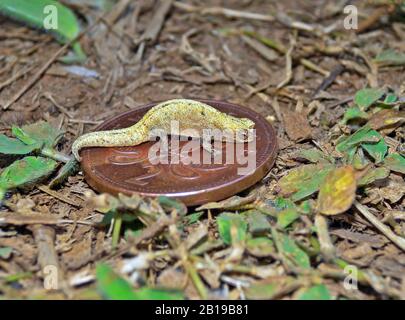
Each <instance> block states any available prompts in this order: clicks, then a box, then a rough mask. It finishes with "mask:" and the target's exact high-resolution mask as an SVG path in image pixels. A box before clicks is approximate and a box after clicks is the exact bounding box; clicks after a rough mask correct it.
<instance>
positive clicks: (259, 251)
mask: <svg viewBox="0 0 405 320" xmlns="http://www.w3.org/2000/svg"><path fill="white" fill-rule="evenodd" d="M246 249H247V251H248V252H249V253H250V254H251V255H253V256H255V257H268V256H270V255H271V254H273V253H274V252H275V248H274V243H273V241H271V240H270V239H269V238H266V237H258V238H253V239H248V241H247V242H246Z"/></svg>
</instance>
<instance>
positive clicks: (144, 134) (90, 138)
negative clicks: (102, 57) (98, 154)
mask: <svg viewBox="0 0 405 320" xmlns="http://www.w3.org/2000/svg"><path fill="white" fill-rule="evenodd" d="M172 121H177V122H178V124H179V128H178V130H179V132H173V127H172ZM254 126H255V123H254V121H252V120H250V119H248V118H237V117H234V116H231V115H228V114H226V113H223V112H220V111H218V110H217V109H215V108H214V107H212V106H210V105H208V104H205V103H202V102H199V101H195V100H190V99H174V100H168V101H165V102H162V103H159V104H157V105H156V106H154V107H152V108H151V109H150V110H149V111H148V112H147V113H146V114H145V115H144V116H143V117H142V118H141V120H139V121H138V122H137V123H135V124H134V125H132V126H130V127H128V128H123V129H115V130H107V131H96V132H90V133H86V134H84V135H82V136H80V137H78V138H77V139H76V140H75V141H74V143H73V145H72V153H73V155H74V157H75V158H76V159H77V160H78V161H80V160H81V158H80V155H79V151H80V150H81V149H82V148H85V147H128V146H136V145H139V144H141V143H143V142H146V141H150V132H151V131H152V130H154V129H160V130H163V131H164V132H165V133H166V134H175V135H178V136H185V134H184V133H186V132H187V135H186V136H187V137H193V138H201V139H202V146H203V148H204V149H207V150H208V151H210V152H212V151H213V150H210V149H209V148H208V144H209V143H208V142H207V141H205V139H203V130H215V129H217V130H221V131H225V130H226V132H228V133H231V134H226V135H223V137H222V139H223V140H226V141H233V142H246V141H250V140H251V139H252V138H253V137H252V136H251V135H249V134H248V133H249V130H250V129H253V128H254ZM189 129H193V130H194V131H190V130H189ZM192 132H194V134H193V133H192ZM196 133H197V135H196ZM214 139H215V136H214Z"/></svg>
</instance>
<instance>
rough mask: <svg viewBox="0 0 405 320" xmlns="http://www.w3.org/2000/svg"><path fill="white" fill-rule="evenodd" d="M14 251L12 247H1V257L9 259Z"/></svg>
mask: <svg viewBox="0 0 405 320" xmlns="http://www.w3.org/2000/svg"><path fill="white" fill-rule="evenodd" d="M12 252H13V249H12V248H10V247H4V248H0V259H4V260H7V259H8V258H10V256H11V253H12Z"/></svg>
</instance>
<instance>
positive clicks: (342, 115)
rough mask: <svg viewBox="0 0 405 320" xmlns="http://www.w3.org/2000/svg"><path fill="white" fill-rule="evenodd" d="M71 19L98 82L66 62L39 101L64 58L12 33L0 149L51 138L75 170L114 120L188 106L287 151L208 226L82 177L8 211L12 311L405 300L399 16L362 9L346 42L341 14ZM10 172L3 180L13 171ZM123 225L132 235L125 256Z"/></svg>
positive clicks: (191, 213) (322, 8)
mask: <svg viewBox="0 0 405 320" xmlns="http://www.w3.org/2000/svg"><path fill="white" fill-rule="evenodd" d="M63 3H65V4H66V5H68V6H70V8H72V9H73V10H74V11H75V13H76V14H77V15H78V16H79V17H80V19H81V24H82V29H84V28H85V27H86V26H88V25H92V24H95V26H94V27H93V28H92V29H91V30H90V31H88V32H86V33H85V34H84V36H83V37H82V39H81V40H80V41H81V44H82V46H83V48H84V51H85V52H86V54H87V56H88V59H87V60H86V62H85V63H84V64H82V65H81V66H82V67H84V68H86V69H83V68H82V69H78V68H76V69H71V68H69V67H68V66H67V65H66V64H63V63H61V62H58V61H55V62H53V63H52V64H51V65H50V66H49V67H48V68H46V69H45V72H44V73H43V74H42V75H41V76H40V77H39V78H38V79H37V80H36V81H35V82H34V83H33V85H32V86H30V87H28V86H27V84H30V81H31V80H32V79H33V78H34V77H35V76H36V74H37V73H38V71H39V70H40V69H41V68H42V67H43V66H44V65H46V64H47V62H49V61H50V60H51V59H52V56H53V55H54V54H55V52H57V51H58V50H59V49H60V48H61V45H60V44H59V43H57V42H56V41H55V40H54V38H53V37H52V36H51V35H49V34H46V33H43V32H41V31H37V30H34V29H30V28H28V27H26V26H24V25H22V24H19V23H16V22H12V21H10V20H8V19H7V18H5V17H3V18H1V19H0V25H1V28H0V29H1V31H0V39H1V40H0V41H1V42H0V105H1V106H4V105H7V106H8V107H7V109H6V110H4V109H1V110H0V133H2V134H5V135H7V136H9V137H11V127H12V126H13V125H17V126H23V125H27V124H31V123H35V122H37V121H40V120H44V121H46V122H47V123H50V124H52V125H53V126H54V127H55V128H58V129H59V130H62V131H64V135H63V138H62V140H60V142H59V143H58V146H57V147H58V151H60V153H64V154H66V155H69V154H70V148H71V145H72V143H73V141H74V140H75V139H76V138H77V137H78V136H80V135H81V134H83V133H85V132H90V131H92V130H93V129H94V128H95V127H96V126H97V125H98V124H100V123H102V122H103V121H104V120H106V119H108V118H111V117H112V116H115V115H118V114H120V113H122V112H125V111H128V110H129V109H131V108H136V107H137V106H141V105H143V104H146V103H149V102H152V101H161V100H168V99H172V98H178V97H194V98H204V99H218V100H225V101H229V102H232V103H235V104H238V105H243V106H246V107H248V108H251V109H253V110H255V111H256V112H258V113H260V114H261V115H263V116H264V117H266V119H267V120H268V121H269V122H271V124H272V125H273V126H274V128H275V129H276V131H277V136H278V143H279V148H280V150H279V154H278V157H277V159H276V162H275V165H274V167H273V168H272V169H271V171H270V172H269V173H268V175H267V176H266V177H265V178H263V179H262V181H261V182H259V183H257V184H256V185H254V186H253V187H251V188H250V189H249V190H246V191H244V192H242V193H241V194H239V195H238V196H239V197H236V198H231V199H230V200H228V201H224V202H220V203H214V204H210V205H209V206H203V208H199V209H198V210H196V208H185V207H184V206H182V205H181V204H180V203H169V204H168V203H162V201H161V200H158V199H143V198H142V199H140V198H133V199H132V200H131V199H128V198H122V199H118V200H116V199H113V198H112V197H110V196H107V195H98V196H97V195H96V194H95V193H94V191H93V190H92V189H91V188H90V187H89V185H88V184H87V183H86V181H85V179H84V177H83V174H82V172H78V173H76V174H75V175H72V176H70V177H69V178H68V180H67V181H66V182H64V183H62V185H61V186H59V187H58V188H56V189H50V188H48V187H47V182H49V180H47V181H45V182H44V181H42V184H40V185H39V184H37V185H35V186H34V187H33V188H31V189H30V190H18V191H13V192H10V193H8V194H7V197H6V200H5V201H4V203H3V206H2V207H1V208H0V298H4V299H16V298H17V299H18V298H31V299H33V298H34V299H35V298H38V299H66V298H69V299H87V298H89V299H98V298H100V297H108V298H131V297H133V293H135V296H134V297H135V298H146V299H149V298H161V297H174V298H176V297H185V298H188V299H201V298H212V299H306V298H308V299H311V298H312V299H313V298H315V299H316V298H320V299H405V245H404V242H405V240H404V239H405V214H404V205H405V197H404V194H405V183H404V158H403V155H404V152H405V149H404V126H403V121H404V119H405V116H404V111H403V106H404V101H405V100H404V97H405V72H404V70H405V57H404V55H405V24H404V21H405V18H404V12H403V11H402V12H401V11H400V9H399V8H396V7H395V6H392V5H386V4H378V1H376V3H373V2H372V1H354V2H353V4H354V5H355V6H356V7H357V8H358V20H359V24H358V28H357V29H354V30H347V29H345V28H344V26H343V22H344V20H345V18H347V14H345V13H344V12H343V9H344V6H345V1H320V0H312V1H295V0H294V1H292V0H286V1H265V0H243V1H233V0H222V1H220V0H209V1H204V5H203V7H200V6H201V5H202V2H201V1H168V2H167V3H171V6H169V7H168V12H167V14H164V15H161V16H159V15H156V12H159V10H160V11H162V10H163V9H164V8H163V7H164V3H165V2H164V1H119V3H118V4H117V5H116V6H114V7H112V9H109V10H110V11H109V13H108V14H106V15H105V16H104V18H103V19H101V21H100V20H99V19H98V17H99V16H100V14H102V10H101V9H100V8H97V7H96V6H93V5H92V3H99V2H96V1H93V2H92V1H90V0H86V1H73V0H70V1H68V0H66V1H63ZM106 3H108V1H106ZM162 8H163V9H162ZM227 9H229V10H227ZM230 9H232V10H230ZM151 30H158V31H159V32H158V33H154V32H151ZM23 88H25V89H26V90H24V91H23V92H22V94H21V95H18V99H14V98H15V97H16V94H17V93H19V92H20V90H22V89H23ZM364 88H371V89H370V90H369V91H360V90H361V89H364ZM359 91H360V93H358V94H357V95H356V93H357V92H359ZM14 100H15V101H14ZM9 102H13V103H9ZM401 108H402V110H401ZM360 128H363V129H364V128H366V129H364V135H363V136H361V137H358V136H359V134H358V136H356V137H355V138H354V140H356V138H358V139H357V140H356V141H355V142H353V141H352V142H351V143H352V144H351V145H350V146H347V148H346V149H345V148H344V143H346V144H347V141H346V142H345V141H343V140H342V136H349V135H353V134H354V133H356V132H357V133H358V131H357V130H359V129H360ZM362 132H363V131H362ZM362 132H360V134H361V133H362ZM351 137H353V136H351ZM339 138H340V139H339ZM342 144H343V145H342ZM377 145H378V146H377ZM337 146H341V148H339V147H337ZM350 152H353V153H351V154H350ZM401 155H402V156H401ZM1 157H2V158H1V159H0V166H1V168H3V169H4V168H5V167H6V166H7V165H9V164H10V163H12V162H13V161H14V160H15V159H16V158H15V157H10V156H7V157H6V156H3V155H2V156H1ZM401 157H402V158H401ZM0 170H2V169H0ZM325 176H327V178H326V182H325V181H324V180H323V178H325ZM321 177H322V179H321ZM339 179H340V182H341V183H342V184H343V189H339V186H338V183H337V180H339ZM352 180H353V181H352ZM328 187H330V188H332V190H335V189H336V190H335V191H336V192H335V193H333V192H332V194H330V195H329V197H322V195H321V193H320V194H319V195H318V190H319V188H321V189H322V188H324V189H325V190H326V191H325V192H328V191H327V190H329V189H328ZM334 188H335V189H334ZM339 192H340V193H339ZM114 200H116V202H114ZM131 201H133V202H131ZM135 202H136V204H134V203H135ZM186 210H187V215H185V212H186ZM331 211H333V212H332V213H331ZM106 212H108V213H107V214H105V213H106ZM123 212H125V213H126V214H127V213H130V214H131V217H134V218H132V219H131V218H128V219H127V220H125V219H124V223H123V226H122V228H121V237H120V239H119V241H118V244H117V246H116V247H113V243H112V238H113V234H114V232H111V228H110V226H111V217H113V218H114V219H116V217H117V214H123ZM323 213H325V214H323ZM144 216H147V218H146V219H145V218H142V217H144ZM138 218H139V219H140V220H138ZM373 218H374V219H373ZM41 219H42V220H41ZM113 221H114V220H113ZM140 221H141V222H142V223H141V222H140ZM49 266H55V268H56V270H57V275H58V277H57V280H56V282H57V284H58V287H57V288H56V289H53V290H49V288H47V283H48V286H49V285H50V286H51V287H52V281H55V280H54V279H53V278H50V277H51V276H52V272H53V269H52V268H51V269H49V268H48V269H47V267H49ZM108 277H110V278H108ZM111 277H113V278H111ZM107 278H108V279H110V280H111V279H113V280H115V281H117V283H119V284H120V286H121V287H120V288H121V289H122V292H121V293H120V294H117V293H116V292H112V291H111V290H112V289H111V288H110V287H109V284H111V283H109V282H108V281H107V280H106V279H107ZM121 278H122V279H125V280H126V282H120V279H121ZM128 283H129V284H130V286H129V288H131V289H130V290H129V291H128V286H127V284H128ZM132 289H133V293H132V292H130V291H131V290H132ZM168 289H170V290H168Z"/></svg>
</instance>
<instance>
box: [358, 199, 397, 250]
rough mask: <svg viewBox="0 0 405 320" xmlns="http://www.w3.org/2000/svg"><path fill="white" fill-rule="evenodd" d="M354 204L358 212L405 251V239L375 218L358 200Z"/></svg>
mask: <svg viewBox="0 0 405 320" xmlns="http://www.w3.org/2000/svg"><path fill="white" fill-rule="evenodd" d="M354 206H355V207H356V208H357V210H359V212H360V213H361V214H362V215H363V216H364V217H365V218H366V219H367V220H368V221H369V222H370V223H371V224H372V225H373V226H374V227H376V228H377V229H378V230H379V231H381V232H382V233H383V234H384V235H385V236H386V237H387V238H388V239H390V240H391V241H392V242H394V243H395V244H396V245H397V246H398V247H399V248H401V249H402V250H403V251H405V239H404V238H402V237H400V236H398V235H396V234H395V233H394V232H393V231H392V230H391V229H390V228H389V227H388V226H386V225H385V224H384V223H382V222H381V221H380V220H378V219H377V217H376V216H374V215H373V214H372V213H371V212H370V211H368V210H367V208H366V207H365V206H363V205H362V204H361V203H360V202H358V201H355V202H354Z"/></svg>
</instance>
